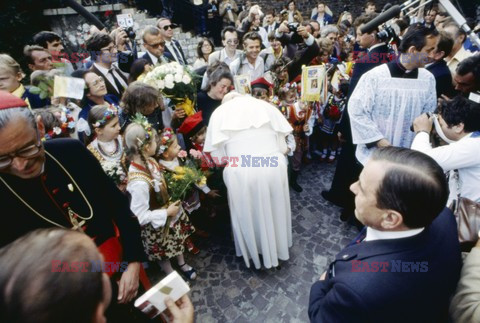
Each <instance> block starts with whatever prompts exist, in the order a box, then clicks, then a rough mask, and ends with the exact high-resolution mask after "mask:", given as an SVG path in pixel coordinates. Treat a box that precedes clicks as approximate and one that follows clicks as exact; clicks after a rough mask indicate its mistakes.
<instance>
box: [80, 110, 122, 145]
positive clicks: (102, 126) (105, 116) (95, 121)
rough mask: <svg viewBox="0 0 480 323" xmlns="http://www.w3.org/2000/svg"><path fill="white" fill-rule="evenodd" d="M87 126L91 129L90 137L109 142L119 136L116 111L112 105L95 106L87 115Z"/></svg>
mask: <svg viewBox="0 0 480 323" xmlns="http://www.w3.org/2000/svg"><path fill="white" fill-rule="evenodd" d="M88 124H89V126H90V129H92V135H91V136H92V137H96V138H97V140H99V141H103V142H109V141H112V140H114V139H116V138H117V137H118V135H119V134H120V124H119V122H118V110H117V108H116V107H114V106H113V105H96V106H94V107H93V108H92V109H91V110H90V112H89V113H88Z"/></svg>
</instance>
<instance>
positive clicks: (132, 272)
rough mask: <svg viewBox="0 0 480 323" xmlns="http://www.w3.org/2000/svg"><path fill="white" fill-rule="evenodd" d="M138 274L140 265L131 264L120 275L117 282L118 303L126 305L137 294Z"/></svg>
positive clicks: (136, 263) (137, 263)
mask: <svg viewBox="0 0 480 323" xmlns="http://www.w3.org/2000/svg"><path fill="white" fill-rule="evenodd" d="M139 272H140V263H139V262H131V263H130V264H128V267H127V270H126V271H125V272H124V273H123V274H122V278H120V281H119V282H118V298H117V300H118V302H119V303H120V304H126V303H129V302H130V301H132V300H133V299H134V298H135V296H137V292H138V274H139Z"/></svg>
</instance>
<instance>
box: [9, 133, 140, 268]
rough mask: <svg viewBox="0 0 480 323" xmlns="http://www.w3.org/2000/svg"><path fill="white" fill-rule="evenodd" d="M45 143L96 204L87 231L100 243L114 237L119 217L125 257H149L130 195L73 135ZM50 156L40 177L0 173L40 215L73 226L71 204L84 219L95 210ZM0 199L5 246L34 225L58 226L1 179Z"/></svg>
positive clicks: (131, 260) (133, 258)
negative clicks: (146, 253) (69, 210)
mask: <svg viewBox="0 0 480 323" xmlns="http://www.w3.org/2000/svg"><path fill="white" fill-rule="evenodd" d="M44 147H45V150H46V151H47V152H49V153H50V154H51V155H52V156H54V157H55V158H56V159H57V160H58V162H60V164H62V165H63V167H65V169H66V170H67V171H68V173H70V175H71V176H72V177H73V179H74V180H75V182H76V183H77V184H78V186H79V187H80V189H81V190H82V191H83V193H84V195H85V197H86V199H87V200H88V202H89V203H90V205H91V206H92V209H93V217H92V219H90V220H88V221H86V225H85V226H84V229H85V233H86V234H87V235H88V236H90V237H92V238H94V241H95V243H96V244H97V246H99V245H101V244H102V243H103V242H105V241H106V240H108V239H109V238H111V237H114V236H115V228H114V225H113V222H112V221H114V222H115V223H116V225H117V226H118V229H119V231H120V240H121V242H122V245H123V260H124V261H128V262H134V261H145V260H146V256H145V254H144V251H143V246H142V241H141V237H140V226H139V224H138V221H137V219H136V218H135V217H134V216H133V214H132V212H131V211H130V207H129V201H128V198H127V197H126V196H125V195H123V194H122V193H121V192H120V191H119V190H118V189H117V187H116V186H115V184H114V183H113V181H112V180H111V179H110V178H108V177H107V175H106V174H105V173H104V171H103V169H102V168H101V166H100V164H99V162H98V161H97V159H95V157H94V156H93V155H92V154H91V153H90V152H89V151H88V150H87V149H86V148H85V147H84V146H83V145H82V144H81V143H80V142H79V141H78V140H74V139H54V140H50V141H47V142H45V143H44ZM45 158H46V161H45V168H44V172H43V173H42V175H40V176H38V177H36V178H33V179H26V180H25V179H21V178H18V177H15V176H11V175H8V174H1V177H2V178H3V179H4V180H5V181H6V182H7V184H8V185H9V186H10V187H11V188H12V189H13V190H14V191H15V192H16V193H17V194H18V195H19V196H20V197H21V198H22V199H24V200H25V202H26V203H28V204H29V205H30V206H31V207H32V208H33V209H34V210H36V211H37V212H38V213H39V214H40V215H42V216H43V217H45V218H48V219H49V220H51V221H53V222H55V223H58V224H60V225H61V226H64V227H67V228H71V227H72V225H71V223H70V220H69V216H68V208H71V209H72V210H73V211H75V212H76V213H77V214H79V215H80V217H82V218H85V217H88V216H89V215H90V210H89V207H88V205H87V203H86V202H85V199H84V198H83V197H82V195H81V194H80V192H79V189H78V187H77V185H75V183H73V182H72V180H71V179H70V178H69V177H68V175H67V174H66V173H65V172H64V171H63V170H62V168H61V167H60V166H59V165H58V164H57V163H56V162H55V161H54V160H53V159H52V158H51V157H50V156H48V154H46V156H45ZM72 188H73V191H72ZM0 203H1V204H0V205H2V208H1V217H0V218H1V219H3V221H2V222H3V223H2V224H1V226H0V247H2V246H4V245H6V244H8V243H10V242H12V241H13V240H15V239H17V238H19V237H20V236H22V235H24V234H26V233H27V232H29V231H31V230H35V229H39V228H48V227H52V226H55V225H54V224H52V223H49V222H48V221H46V220H44V219H42V218H41V217H40V216H39V215H37V214H35V212H33V211H32V210H30V209H29V208H28V207H27V206H26V205H25V204H24V203H23V202H22V201H21V200H20V199H19V198H18V197H16V196H15V195H14V194H13V193H12V192H11V191H10V190H9V189H8V188H7V187H6V185H5V184H4V183H3V182H1V181H0ZM78 221H82V219H81V218H78Z"/></svg>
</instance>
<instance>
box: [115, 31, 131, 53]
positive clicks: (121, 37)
mask: <svg viewBox="0 0 480 323" xmlns="http://www.w3.org/2000/svg"><path fill="white" fill-rule="evenodd" d="M113 33H115V45H116V46H117V49H118V51H120V52H121V51H125V44H126V43H127V41H128V35H127V33H126V32H125V30H123V28H121V27H119V28H117V29H115V31H114V32H113Z"/></svg>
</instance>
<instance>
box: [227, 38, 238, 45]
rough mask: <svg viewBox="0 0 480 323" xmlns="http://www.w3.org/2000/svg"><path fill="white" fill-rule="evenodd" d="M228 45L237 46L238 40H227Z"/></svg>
mask: <svg viewBox="0 0 480 323" xmlns="http://www.w3.org/2000/svg"><path fill="white" fill-rule="evenodd" d="M227 44H229V45H232V44H234V45H237V44H238V39H229V40H227Z"/></svg>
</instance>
